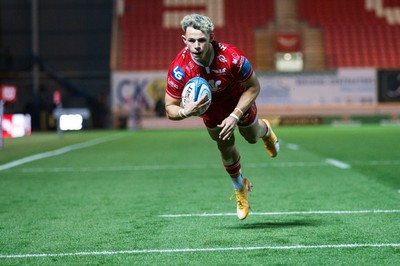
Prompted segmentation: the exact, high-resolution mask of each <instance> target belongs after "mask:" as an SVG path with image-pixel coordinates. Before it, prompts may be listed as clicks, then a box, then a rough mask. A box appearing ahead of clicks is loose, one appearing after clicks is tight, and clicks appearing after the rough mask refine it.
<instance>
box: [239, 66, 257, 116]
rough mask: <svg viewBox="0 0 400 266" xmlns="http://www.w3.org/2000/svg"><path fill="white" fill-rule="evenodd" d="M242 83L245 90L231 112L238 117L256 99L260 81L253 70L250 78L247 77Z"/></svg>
mask: <svg viewBox="0 0 400 266" xmlns="http://www.w3.org/2000/svg"><path fill="white" fill-rule="evenodd" d="M242 84H243V86H244V87H245V88H246V91H245V92H243V94H242V96H241V97H240V99H239V102H238V104H237V105H236V108H235V110H234V111H233V114H235V115H236V116H237V117H239V119H240V118H241V117H242V116H243V114H244V113H246V111H247V110H248V109H249V108H250V107H251V105H252V104H253V103H254V101H255V100H256V98H257V96H258V94H259V93H260V82H259V81H258V78H257V76H256V74H255V72H253V74H252V75H251V76H250V78H248V79H247V80H246V81H244V82H243V83H242Z"/></svg>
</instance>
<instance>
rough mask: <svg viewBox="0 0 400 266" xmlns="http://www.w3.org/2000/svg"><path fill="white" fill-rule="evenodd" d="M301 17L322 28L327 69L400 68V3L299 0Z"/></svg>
mask: <svg viewBox="0 0 400 266" xmlns="http://www.w3.org/2000/svg"><path fill="white" fill-rule="evenodd" d="M298 14H299V18H300V19H303V20H306V21H308V22H309V23H310V25H312V26H318V27H321V28H322V29H323V32H324V43H325V56H326V59H327V66H328V68H332V69H335V68H338V67H376V68H399V67H400V61H399V60H398V58H400V43H399V41H398V37H399V36H400V1H398V0H385V1H379V0H352V1H346V0H336V1H319V0H298Z"/></svg>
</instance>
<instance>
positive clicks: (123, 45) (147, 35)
mask: <svg viewBox="0 0 400 266" xmlns="http://www.w3.org/2000/svg"><path fill="white" fill-rule="evenodd" d="M175 2H177V3H178V2H179V3H178V4H176V3H175V4H174V1H165V0H164V1H163V0H147V1H135V0H125V11H124V14H123V15H122V16H120V17H119V19H118V26H119V32H120V36H119V38H118V39H119V43H118V48H119V49H118V50H119V52H118V53H117V54H118V55H117V56H118V57H117V60H116V64H115V66H114V69H115V70H164V69H167V68H168V64H169V62H170V61H171V60H172V59H173V57H174V55H175V54H176V53H177V52H178V51H179V50H180V49H181V48H182V41H181V39H180V35H181V30H180V28H179V25H171V24H168V23H170V22H169V20H168V19H171V17H169V18H168V17H165V14H164V13H163V12H165V11H173V12H174V13H175V15H179V16H183V15H184V14H186V13H188V12H198V13H207V14H214V16H216V17H218V16H217V15H218V14H221V13H219V10H212V11H210V10H206V7H205V5H204V3H203V2H204V1H193V0H182V1H175ZM283 2H285V1H282V3H283ZM286 2H287V1H286ZM222 3H223V9H224V11H225V12H223V14H222V15H223V16H224V18H225V22H226V23H229V25H216V29H215V34H216V39H217V40H222V41H225V42H228V43H234V44H235V45H237V46H238V47H240V48H241V49H242V50H243V51H244V52H245V53H246V54H247V55H248V57H249V58H250V60H251V61H255V62H256V67H257V64H258V62H257V60H258V58H256V57H257V56H259V55H262V56H271V54H273V53H268V52H263V51H259V48H258V46H261V47H266V45H265V43H261V45H258V46H257V36H259V34H258V33H257V31H258V30H259V29H260V28H263V27H264V28H266V27H268V25H269V24H270V25H273V26H275V27H276V16H279V14H278V15H276V12H277V11H279V10H277V8H276V7H275V4H276V2H275V1H274V0H253V1H241V0H230V1H222ZM279 4H281V3H279ZM188 5H189V6H190V9H189V10H188V9H187V6H188ZM183 6H186V7H185V9H184V8H183ZM296 9H297V10H295V11H294V12H293V13H294V14H292V16H293V19H294V20H295V21H296V23H297V24H298V25H300V27H299V29H300V31H302V34H303V40H304V43H303V47H304V49H305V50H306V49H309V50H310V52H312V51H315V49H322V50H323V51H322V53H323V57H324V59H323V60H325V61H326V63H325V62H323V63H321V64H317V66H316V67H311V68H310V69H311V70H315V69H316V68H327V69H336V68H339V67H375V68H385V69H387V68H389V69H390V68H399V67H400V60H398V58H400V42H399V41H398V36H400V1H399V0H352V1H347V0H335V1H320V0H298V1H297V6H296ZM249 13H251V14H252V15H251V16H249V15H248V14H249ZM278 13H279V12H278ZM286 13H288V12H286ZM286 15H287V14H286ZM211 16H212V15H211ZM214 19H215V18H213V20H214ZM175 21H176V19H175ZM304 24H307V25H309V26H307V27H309V28H310V30H305V27H304V26H302V25H304ZM168 25H169V26H168ZM313 30H314V31H313ZM316 30H320V31H321V32H322V40H321V41H318V40H317V43H318V42H321V44H320V45H319V46H321V47H322V48H319V47H318V46H314V44H313V43H312V42H309V41H308V37H307V36H308V35H313V36H315V37H311V38H318V33H317V32H316ZM257 34H258V35H257ZM304 36H305V37H304ZM261 38H262V37H261ZM264 39H265V38H264ZM268 41H269V42H270V41H271V40H270V39H268ZM265 49H273V47H266V48H265ZM305 54H307V51H305ZM308 58H311V56H308ZM271 61H272V59H271ZM259 65H260V69H261V70H263V69H264V70H268V69H269V68H271V66H269V67H265V68H263V67H261V64H259ZM271 65H272V64H271Z"/></svg>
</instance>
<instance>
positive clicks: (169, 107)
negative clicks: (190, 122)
mask: <svg viewBox="0 0 400 266" xmlns="http://www.w3.org/2000/svg"><path fill="white" fill-rule="evenodd" d="M180 104H181V99H175V98H173V97H171V96H169V95H168V93H166V94H165V112H166V115H167V118H168V119H170V120H182V119H184V117H183V115H182V111H180V110H181V109H182V108H181V106H180Z"/></svg>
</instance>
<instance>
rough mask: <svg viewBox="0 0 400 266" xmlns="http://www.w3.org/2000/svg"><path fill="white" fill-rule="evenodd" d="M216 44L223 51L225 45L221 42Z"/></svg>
mask: <svg viewBox="0 0 400 266" xmlns="http://www.w3.org/2000/svg"><path fill="white" fill-rule="evenodd" d="M218 46H219V48H220V49H221V50H222V51H225V50H226V48H227V47H226V46H225V45H223V44H221V43H218Z"/></svg>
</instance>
